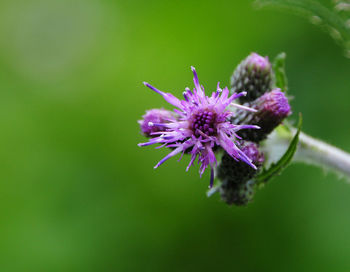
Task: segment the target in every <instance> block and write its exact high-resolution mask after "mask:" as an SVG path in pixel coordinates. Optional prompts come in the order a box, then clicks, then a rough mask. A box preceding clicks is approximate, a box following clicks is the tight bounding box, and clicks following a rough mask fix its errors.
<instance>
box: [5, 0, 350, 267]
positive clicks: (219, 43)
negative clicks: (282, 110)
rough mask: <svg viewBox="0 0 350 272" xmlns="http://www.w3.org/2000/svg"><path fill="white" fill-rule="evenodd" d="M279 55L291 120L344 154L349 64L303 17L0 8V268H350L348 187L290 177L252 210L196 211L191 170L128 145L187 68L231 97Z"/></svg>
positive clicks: (198, 9)
mask: <svg viewBox="0 0 350 272" xmlns="http://www.w3.org/2000/svg"><path fill="white" fill-rule="evenodd" d="M253 51H255V52H258V53H260V54H263V55H268V56H270V58H273V57H274V56H275V55H277V54H278V53H279V52H281V51H285V52H286V53H287V55H288V59H287V72H288V77H289V85H290V94H292V95H293V96H294V97H295V99H294V100H293V101H292V102H291V103H292V106H293V111H294V115H293V116H292V119H293V118H294V119H295V116H296V113H298V112H302V113H303V117H304V131H305V132H307V133H309V134H312V135H314V136H317V137H319V138H321V139H324V140H327V141H329V142H330V143H333V144H335V145H337V146H339V147H341V148H343V149H345V150H348V151H350V141H349V132H350V118H349V117H350V107H349V100H350V78H349V74H350V73H349V72H350V60H349V59H346V58H344V57H343V54H342V50H341V48H340V47H338V46H337V45H336V44H335V43H334V41H333V40H332V39H331V38H330V37H329V36H328V35H327V34H325V33H323V32H322V31H320V30H319V29H318V28H316V27H315V26H313V25H312V24H310V23H309V22H308V21H307V20H304V19H301V18H299V17H296V16H294V15H290V14H288V13H284V12H280V11H276V10H259V11H258V10H256V9H254V8H253V7H252V1H223V0H217V1H161V0H159V1H157V0H155V1H154V0H150V1H141V0H140V1H136V0H131V1H127V0H124V1H107V0H75V1H70V0H56V1H49V0H22V1H12V0H1V2H0V126H1V133H0V271H2V272H7V271H16V272H17V271H37V272H38V271H49V272H50V271H84V272H88V271H118V272H119V271H318V272H319V271H350V256H349V255H350V213H349V209H350V186H349V184H346V183H345V182H344V181H342V180H338V179H337V177H336V176H335V175H333V174H326V173H324V172H323V171H322V170H320V169H317V168H315V167H310V166H305V165H292V166H290V167H289V168H288V169H287V170H286V171H285V172H284V173H283V174H282V175H281V176H279V177H277V178H275V179H274V180H273V181H272V182H271V183H270V184H268V186H266V187H265V188H264V189H263V190H260V191H259V192H258V193H257V195H256V197H255V199H254V202H253V203H252V204H250V205H249V206H247V207H244V208H237V207H229V206H227V205H225V204H224V203H223V202H221V201H220V198H219V196H214V197H212V198H207V197H206V195H205V193H206V190H207V188H208V173H206V175H205V176H204V177H203V178H202V179H200V178H199V176H198V171H197V170H198V168H197V169H196V168H193V169H191V171H189V172H188V173H186V172H185V171H184V169H185V167H186V165H187V162H188V158H184V159H183V160H182V161H181V162H180V163H178V162H176V159H173V160H170V161H168V162H167V163H166V164H164V165H163V166H162V167H160V168H159V169H157V170H156V171H155V170H154V169H153V166H154V165H155V163H156V162H157V161H158V160H159V159H160V158H161V157H162V156H164V155H165V154H166V150H157V151H155V150H154V149H153V148H152V147H149V148H139V147H137V143H139V142H142V141H145V139H144V138H143V136H142V135H140V132H139V128H138V124H137V122H136V121H137V120H138V119H139V118H140V117H141V115H142V114H144V111H145V110H146V109H150V108H153V107H165V108H169V107H168V105H166V103H165V102H164V101H163V99H162V98H161V97H160V96H159V95H157V94H155V93H153V92H151V91H150V90H149V89H147V88H145V87H144V86H143V85H142V81H144V80H146V81H148V82H150V83H152V84H154V85H155V86H157V87H158V88H160V89H163V90H168V91H172V92H174V94H175V95H177V96H180V95H181V93H182V91H183V90H184V87H185V86H192V74H191V71H190V66H191V65H193V66H195V67H196V69H197V71H198V73H199V77H200V80H201V82H203V84H204V85H205V86H207V87H206V89H210V88H215V86H216V83H217V81H220V82H221V83H222V85H223V86H224V85H228V84H229V77H230V75H231V73H232V71H233V69H234V68H235V66H236V65H237V64H238V63H239V62H240V61H241V60H242V59H243V58H245V57H246V56H247V55H248V54H249V53H250V52H253Z"/></svg>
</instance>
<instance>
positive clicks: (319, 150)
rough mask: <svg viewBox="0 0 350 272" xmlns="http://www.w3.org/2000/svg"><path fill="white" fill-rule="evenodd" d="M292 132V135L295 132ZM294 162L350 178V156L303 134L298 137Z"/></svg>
mask: <svg viewBox="0 0 350 272" xmlns="http://www.w3.org/2000/svg"><path fill="white" fill-rule="evenodd" d="M292 131H293V134H294V133H295V131H296V130H295V129H293V130H292ZM294 161H302V162H306V163H310V164H314V165H318V166H321V167H324V168H326V169H329V170H333V171H335V172H337V173H339V174H341V175H345V176H347V177H348V178H350V154H349V153H347V152H345V151H343V150H341V149H339V148H337V147H334V146H332V145H330V144H327V143H325V142H323V141H320V140H317V139H315V138H312V137H310V136H308V135H306V134H305V133H300V135H299V145H298V149H297V152H296V153H295V157H294Z"/></svg>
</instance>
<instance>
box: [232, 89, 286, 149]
mask: <svg viewBox="0 0 350 272" xmlns="http://www.w3.org/2000/svg"><path fill="white" fill-rule="evenodd" d="M250 107H251V108H253V109H256V110H257V111H256V112H253V113H249V114H246V115H245V116H243V115H241V116H240V120H235V121H234V122H236V123H241V122H244V123H246V124H250V125H257V126H259V127H260V129H256V130H253V129H245V130H241V131H239V132H238V135H239V136H241V137H243V138H244V139H246V140H249V141H252V142H260V141H261V140H264V139H265V138H266V137H267V136H268V135H269V134H270V133H271V132H272V131H273V130H274V129H275V128H276V127H277V126H278V125H280V124H281V123H282V121H283V120H284V119H285V118H286V117H287V116H288V115H290V114H291V108H290V105H289V103H288V98H287V97H286V96H285V94H284V93H283V92H281V90H280V89H274V90H272V91H271V92H268V93H265V94H264V95H263V96H261V97H259V98H258V99H256V100H255V101H253V102H252V103H250ZM237 116H239V115H237Z"/></svg>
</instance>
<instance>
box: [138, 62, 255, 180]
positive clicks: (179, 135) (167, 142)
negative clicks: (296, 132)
mask: <svg viewBox="0 0 350 272" xmlns="http://www.w3.org/2000/svg"><path fill="white" fill-rule="evenodd" d="M192 71H193V75H194V78H193V81H194V86H195V87H194V89H193V90H190V89H189V88H186V90H185V92H184V93H183V96H184V100H179V99H178V98H176V97H175V96H173V95H172V94H170V93H165V92H163V91H160V90H158V89H156V88H155V87H153V86H151V85H150V84H148V83H146V82H144V84H145V85H146V86H147V87H148V88H150V89H151V90H153V91H155V92H156V93H158V94H160V95H161V96H163V98H164V99H165V100H166V101H167V102H168V103H170V104H171V105H173V106H175V107H176V108H177V109H175V110H174V112H175V113H176V114H177V118H176V119H173V120H170V119H169V120H167V122H160V123H149V125H150V126H156V127H162V129H163V130H162V131H158V132H154V133H151V135H154V136H156V137H154V138H152V139H150V140H149V142H147V143H141V144H139V146H147V145H152V144H157V143H159V144H162V147H163V146H164V147H170V148H172V149H173V150H172V151H171V152H170V153H169V154H168V155H167V156H165V157H164V158H163V159H162V160H160V161H159V162H158V163H157V165H156V166H155V167H154V168H157V167H158V166H160V165H161V164H162V163H164V162H165V161H166V160H168V159H169V158H171V157H173V156H175V155H176V154H178V153H182V154H184V153H185V152H186V153H190V154H191V160H190V163H189V164H188V166H187V169H186V170H188V169H189V168H190V166H191V165H192V164H193V163H194V161H195V160H196V158H198V163H199V164H200V170H199V172H200V175H202V174H203V173H204V171H205V169H206V168H207V167H208V166H210V168H211V178H210V186H212V184H213V180H214V167H215V166H216V164H217V161H216V157H215V154H214V151H213V150H214V148H215V147H221V148H223V149H224V150H225V151H226V152H227V154H228V155H229V156H231V157H232V158H233V159H234V160H236V161H243V162H245V163H246V164H248V165H249V166H251V167H252V168H254V169H256V166H255V165H254V164H253V163H252V160H251V159H250V158H249V157H248V156H247V155H246V154H245V153H244V152H243V151H242V150H241V149H240V148H239V146H240V144H239V142H238V139H241V137H239V136H238V135H237V131H239V130H241V129H256V128H259V127H258V126H256V125H235V124H231V123H230V122H229V119H230V118H231V117H232V116H233V115H234V113H233V112H232V111H230V110H229V109H228V107H229V106H235V107H238V108H241V109H243V110H250V111H254V110H252V109H250V108H247V107H244V106H241V105H238V104H234V103H233V100H235V99H237V98H239V97H241V96H243V95H245V94H246V93H244V92H242V93H239V94H237V93H234V94H232V95H231V96H229V90H228V88H227V87H226V88H224V89H223V90H222V89H221V88H220V86H219V84H218V85H217V90H216V91H215V92H213V93H212V95H211V96H206V95H205V93H204V88H203V86H201V85H200V84H199V80H198V76H197V73H196V70H195V69H194V67H192Z"/></svg>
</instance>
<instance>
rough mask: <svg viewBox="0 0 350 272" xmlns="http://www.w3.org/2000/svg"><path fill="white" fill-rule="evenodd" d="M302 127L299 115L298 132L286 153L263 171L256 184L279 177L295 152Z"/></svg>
mask: <svg viewBox="0 0 350 272" xmlns="http://www.w3.org/2000/svg"><path fill="white" fill-rule="evenodd" d="M301 125H302V116H301V114H300V115H299V123H298V131H297V132H296V133H295V135H294V137H293V139H292V141H291V143H290V145H289V147H288V149H287V151H286V152H285V153H284V155H283V156H282V157H281V158H280V159H279V161H278V162H277V163H273V164H272V165H271V166H270V168H269V169H267V170H266V169H264V170H263V171H262V172H261V173H260V174H259V175H258V176H257V177H256V181H257V184H261V183H266V182H268V181H269V180H270V179H271V178H272V177H274V176H276V175H279V174H280V173H281V172H282V171H283V169H285V168H286V167H287V166H288V165H289V163H290V162H291V161H292V159H293V156H294V154H295V151H296V150H297V146H298V142H299V134H300V130H301Z"/></svg>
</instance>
